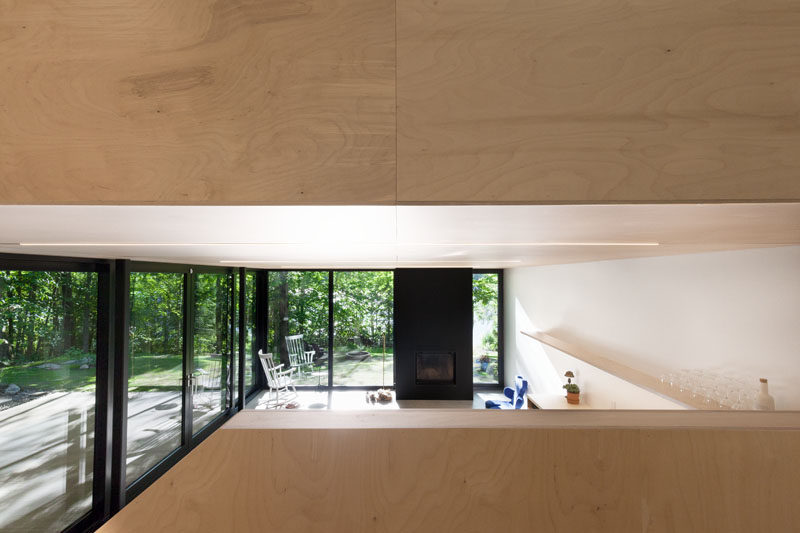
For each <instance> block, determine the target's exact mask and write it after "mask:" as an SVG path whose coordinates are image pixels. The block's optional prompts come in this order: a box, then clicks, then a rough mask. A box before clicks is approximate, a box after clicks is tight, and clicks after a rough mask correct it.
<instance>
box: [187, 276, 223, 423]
mask: <svg viewBox="0 0 800 533" xmlns="http://www.w3.org/2000/svg"><path fill="white" fill-rule="evenodd" d="M232 282H233V278H232V276H231V274H229V273H225V272H207V273H197V274H195V275H194V278H193V289H194V299H193V306H194V308H193V319H194V328H193V329H192V365H191V372H192V373H191V379H190V380H189V381H190V383H191V390H190V391H189V392H190V395H191V399H192V434H194V433H197V432H198V431H199V430H201V429H203V428H204V427H205V426H206V425H207V424H208V423H209V422H211V421H212V420H214V419H215V418H216V417H218V416H219V415H220V414H221V413H222V412H223V411H225V410H226V409H227V408H228V406H229V398H230V385H231V381H230V380H229V377H230V376H232V375H233V373H232V365H231V361H232V357H231V356H232V351H233V345H232V341H233V338H232V336H231V296H232Z"/></svg>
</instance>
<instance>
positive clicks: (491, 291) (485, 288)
mask: <svg viewBox="0 0 800 533" xmlns="http://www.w3.org/2000/svg"><path fill="white" fill-rule="evenodd" d="M498 294H499V292H498V274H492V273H476V274H473V275H472V355H473V358H474V359H473V365H472V382H473V383H498V382H499V380H500V376H499V363H498V316H499V315H498Z"/></svg>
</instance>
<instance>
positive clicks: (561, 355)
mask: <svg viewBox="0 0 800 533" xmlns="http://www.w3.org/2000/svg"><path fill="white" fill-rule="evenodd" d="M511 323H512V324H511V325H512V327H513V332H514V333H513V334H514V350H513V354H511V356H510V357H508V358H507V367H509V371H510V372H512V373H513V374H512V375H516V374H517V373H519V374H521V375H522V376H524V377H525V378H526V379H527V380H528V383H529V385H530V387H531V392H533V393H538V394H559V395H563V394H564V391H563V389H562V385H563V383H564V378H563V375H564V373H565V372H566V371H567V370H572V371H573V372H574V373H575V376H576V382H577V383H578V385H580V386H581V388H582V390H581V394H582V397H583V402H585V403H586V404H588V405H591V406H592V407H593V408H595V409H685V406H683V405H682V404H680V403H677V402H675V401H673V400H671V399H667V398H664V397H662V396H660V395H658V394H655V393H653V392H651V391H649V390H647V389H644V388H642V387H639V386H637V385H633V384H631V383H628V382H626V381H624V380H622V379H620V378H618V377H616V376H614V375H612V374H609V373H608V372H605V371H603V370H600V369H599V368H595V367H593V366H592V365H590V364H588V363H586V362H584V361H582V360H580V359H577V358H575V357H573V356H572V355H570V354H567V353H565V352H562V351H560V350H557V349H555V348H552V347H550V346H546V345H545V344H542V343H541V342H539V341H537V340H535V339H532V338H530V337H528V336H527V335H523V334H522V333H520V330H524V331H537V328H536V326H535V325H534V324H533V323H532V321H531V320H530V317H529V315H528V313H527V312H526V311H525V308H524V307H523V306H522V304H521V303H520V302H519V300H515V301H514V313H513V318H512V321H511ZM508 363H511V364H508ZM506 378H507V379H508V376H506Z"/></svg>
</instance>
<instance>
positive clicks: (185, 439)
mask: <svg viewBox="0 0 800 533" xmlns="http://www.w3.org/2000/svg"><path fill="white" fill-rule="evenodd" d="M132 270H133V271H132V272H131V273H130V276H129V283H130V287H129V298H130V302H129V310H130V324H129V337H128V342H129V347H128V353H129V355H128V396H127V399H128V403H127V414H128V418H127V430H126V439H127V454H126V482H127V485H128V486H129V487H130V486H132V485H133V484H135V483H136V482H137V480H140V479H142V478H143V477H145V476H147V474H148V472H150V471H152V470H153V469H154V468H156V467H157V466H158V465H159V464H161V463H162V462H163V461H164V460H165V459H166V458H167V457H169V456H171V455H172V454H174V453H175V452H176V451H177V450H179V449H183V450H187V449H188V448H189V447H190V446H191V444H192V441H193V439H194V436H195V435H196V434H197V433H198V432H200V431H202V430H203V429H204V428H205V427H207V426H209V424H211V423H213V422H214V421H215V420H217V419H219V417H220V416H222V415H223V414H225V413H227V412H228V410H229V408H230V407H231V401H230V399H231V390H232V385H233V379H232V376H233V357H232V352H233V344H232V341H233V310H234V299H233V297H234V294H233V274H232V272H231V271H229V270H227V269H214V268H206V267H195V268H190V267H186V266H182V265H175V266H170V265H163V264H162V265H153V264H147V263H144V264H138V263H134V264H132Z"/></svg>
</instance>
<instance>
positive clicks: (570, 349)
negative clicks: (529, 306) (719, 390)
mask: <svg viewBox="0 0 800 533" xmlns="http://www.w3.org/2000/svg"><path fill="white" fill-rule="evenodd" d="M520 333H522V334H523V335H525V336H527V337H530V338H532V339H534V340H537V341H539V342H541V343H542V344H546V345H547V346H550V347H551V348H555V349H556V350H558V351H560V352H563V353H565V354H567V355H569V356H571V357H574V358H575V359H579V360H580V361H583V362H584V363H587V364H590V365H592V366H593V367H595V368H598V369H600V370H602V371H603V372H606V373H608V374H611V375H612V376H615V377H618V378H620V379H622V380H624V381H627V382H628V383H631V384H633V385H636V386H637V387H639V388H642V389H645V390H647V391H649V392H652V393H653V394H656V395H658V396H661V397H662V398H666V399H668V400H672V401H676V402H679V403H682V404H684V405H686V406H687V407H691V408H694V409H708V405H707V404H706V401H705V398H704V397H702V396H694V397H693V396H692V395H691V394H690V393H689V392H688V391H683V392H681V391H678V390H675V389H674V388H672V387H669V386H668V385H665V384H664V383H661V381H660V380H659V379H658V378H656V377H655V376H651V375H649V374H647V373H645V372H642V371H641V370H637V369H635V368H631V367H629V366H626V365H624V364H622V363H619V362H617V361H614V360H613V359H609V358H608V357H604V356H602V355H598V354H595V353H589V352H587V351H586V350H583V349H580V348H578V347H576V346H573V345H572V344H570V343H568V342H566V341H563V340H561V339H557V338H556V337H553V336H552V335H549V334H547V333H544V332H543V331H525V330H520Z"/></svg>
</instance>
